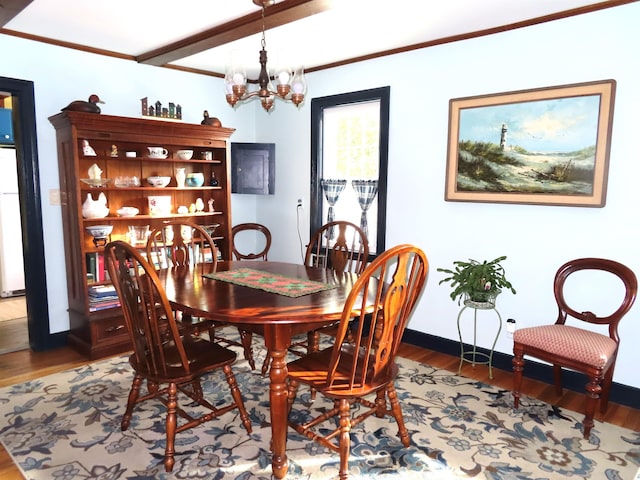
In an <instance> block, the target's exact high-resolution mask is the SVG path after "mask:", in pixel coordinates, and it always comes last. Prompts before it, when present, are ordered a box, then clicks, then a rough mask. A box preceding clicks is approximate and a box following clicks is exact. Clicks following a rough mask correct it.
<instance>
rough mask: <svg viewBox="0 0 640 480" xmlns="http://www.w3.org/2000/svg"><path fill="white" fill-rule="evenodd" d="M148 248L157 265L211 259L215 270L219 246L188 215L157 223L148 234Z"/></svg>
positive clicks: (153, 261)
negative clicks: (179, 218)
mask: <svg viewBox="0 0 640 480" xmlns="http://www.w3.org/2000/svg"><path fill="white" fill-rule="evenodd" d="M146 251H147V259H148V260H149V261H150V262H151V263H152V264H153V265H154V266H155V267H156V269H159V268H171V267H177V266H180V265H194V264H196V263H212V264H213V266H214V270H215V268H216V267H217V265H218V248H217V247H216V244H215V243H214V241H213V239H212V238H211V236H210V235H209V233H208V232H207V230H205V228H204V227H203V226H202V225H198V224H197V223H193V222H190V221H188V220H186V219H183V220H169V221H166V222H163V223H162V224H161V225H159V226H157V227H156V228H155V229H154V230H152V232H151V234H150V235H149V238H148V240H147V245H146Z"/></svg>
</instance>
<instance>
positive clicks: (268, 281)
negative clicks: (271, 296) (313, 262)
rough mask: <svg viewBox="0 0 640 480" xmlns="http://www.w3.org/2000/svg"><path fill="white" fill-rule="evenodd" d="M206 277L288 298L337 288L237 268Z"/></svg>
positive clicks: (209, 274)
mask: <svg viewBox="0 0 640 480" xmlns="http://www.w3.org/2000/svg"><path fill="white" fill-rule="evenodd" d="M205 277H207V278H213V279H214V280H221V281H223V282H229V283H234V284H236V285H242V286H244V287H250V288H257V289H260V290H265V291H267V292H271V293H277V294H279V295H285V296H287V297H301V296H303V295H309V294H310V293H316V292H321V291H323V290H330V289H332V288H336V285H329V284H326V283H320V282H314V281H312V280H301V279H299V278H292V277H285V276H284V275H278V274H275V273H269V272H262V271H260V270H254V269H252V268H236V269H234V270H228V271H226V272H218V273H208V274H206V275H205Z"/></svg>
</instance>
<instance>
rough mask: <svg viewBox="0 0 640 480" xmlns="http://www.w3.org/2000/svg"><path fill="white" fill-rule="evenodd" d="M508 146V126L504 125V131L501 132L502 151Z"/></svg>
mask: <svg viewBox="0 0 640 480" xmlns="http://www.w3.org/2000/svg"><path fill="white" fill-rule="evenodd" d="M506 145H507V124H506V123H503V124H502V130H501V131H500V149H501V150H504V147H505V146H506Z"/></svg>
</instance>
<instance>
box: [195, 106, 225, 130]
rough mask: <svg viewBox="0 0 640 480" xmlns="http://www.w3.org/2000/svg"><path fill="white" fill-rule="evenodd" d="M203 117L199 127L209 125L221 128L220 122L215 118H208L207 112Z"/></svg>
mask: <svg viewBox="0 0 640 480" xmlns="http://www.w3.org/2000/svg"><path fill="white" fill-rule="evenodd" d="M203 116H204V118H203V119H202V121H201V122H200V124H201V125H211V126H213V127H221V126H222V122H220V120H218V118H216V117H210V116H209V112H208V111H207V110H205V111H204V113H203Z"/></svg>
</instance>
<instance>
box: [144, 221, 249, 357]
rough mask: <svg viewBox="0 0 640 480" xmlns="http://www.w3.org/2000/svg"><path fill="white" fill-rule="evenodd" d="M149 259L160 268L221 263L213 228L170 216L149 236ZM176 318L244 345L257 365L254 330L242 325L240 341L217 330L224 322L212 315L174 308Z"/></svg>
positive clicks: (224, 340) (225, 340)
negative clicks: (198, 315)
mask: <svg viewBox="0 0 640 480" xmlns="http://www.w3.org/2000/svg"><path fill="white" fill-rule="evenodd" d="M146 251H147V259H150V261H151V262H152V263H153V264H154V265H155V266H156V268H171V267H178V266H184V265H195V264H197V263H211V264H213V269H212V271H214V272H215V271H216V269H217V266H218V248H217V247H216V245H215V243H214V241H213V239H212V238H211V236H210V235H209V232H208V231H207V230H206V229H205V228H204V227H203V226H202V225H199V224H197V223H193V222H190V221H188V220H186V219H179V220H170V221H166V222H163V224H162V225H159V226H158V227H156V228H155V229H154V230H153V231H152V232H151V235H149V239H148V240H147V246H146ZM174 315H175V316H176V319H177V320H178V321H179V322H180V325H181V326H182V327H183V328H188V329H192V330H193V331H195V332H199V331H201V330H203V329H206V330H207V331H208V332H209V336H210V338H211V340H216V341H218V342H222V343H224V344H225V345H227V346H228V345H235V346H238V347H242V349H243V351H244V357H245V359H246V360H247V361H248V362H249V365H250V366H251V368H252V369H255V360H254V358H253V351H252V350H251V334H248V333H246V332H244V330H241V329H238V334H239V335H240V341H239V342H237V341H235V340H234V339H232V338H230V337H229V336H221V335H217V334H216V329H217V327H219V326H220V324H219V323H218V322H216V321H214V320H211V319H202V318H194V317H192V316H191V315H185V314H183V313H182V312H174Z"/></svg>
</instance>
